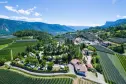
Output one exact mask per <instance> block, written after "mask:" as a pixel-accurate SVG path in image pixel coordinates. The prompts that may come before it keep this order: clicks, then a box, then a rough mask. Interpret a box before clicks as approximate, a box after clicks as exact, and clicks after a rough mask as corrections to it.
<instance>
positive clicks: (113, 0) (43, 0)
mask: <svg viewBox="0 0 126 84" xmlns="http://www.w3.org/2000/svg"><path fill="white" fill-rule="evenodd" d="M125 4H126V0H0V10H1V11H0V18H6V19H13V20H23V21H30V22H32V21H33V22H35V21H37V22H46V23H51V24H62V25H80V26H95V25H102V24H104V23H105V22H106V21H114V20H117V19H120V18H126V5H125Z"/></svg>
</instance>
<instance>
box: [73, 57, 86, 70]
mask: <svg viewBox="0 0 126 84" xmlns="http://www.w3.org/2000/svg"><path fill="white" fill-rule="evenodd" d="M71 63H72V64H73V65H74V67H75V69H76V71H81V72H86V71H87V67H86V66H85V64H81V62H80V60H78V59H73V60H72V61H71Z"/></svg>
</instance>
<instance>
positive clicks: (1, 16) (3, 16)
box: [0, 15, 9, 19]
mask: <svg viewBox="0 0 126 84" xmlns="http://www.w3.org/2000/svg"><path fill="white" fill-rule="evenodd" d="M0 18H5V19H9V17H8V16H6V15H0Z"/></svg>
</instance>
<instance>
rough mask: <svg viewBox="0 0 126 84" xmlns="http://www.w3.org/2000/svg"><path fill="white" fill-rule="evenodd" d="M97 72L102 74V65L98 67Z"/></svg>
mask: <svg viewBox="0 0 126 84" xmlns="http://www.w3.org/2000/svg"><path fill="white" fill-rule="evenodd" d="M96 70H97V71H98V72H99V73H102V67H101V65H100V64H97V65H96Z"/></svg>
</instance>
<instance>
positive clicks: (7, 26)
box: [0, 18, 126, 35]
mask: <svg viewBox="0 0 126 84" xmlns="http://www.w3.org/2000/svg"><path fill="white" fill-rule="evenodd" d="M122 24H126V19H119V20H116V21H107V22H106V23H105V24H104V25H103V26H100V27H101V28H109V27H114V26H119V25H122ZM88 28H89V26H66V25H60V24H48V23H43V22H25V21H17V20H9V19H2V18H0V35H1V34H12V33H14V32H16V31H20V30H38V31H44V32H48V33H51V34H54V35H55V34H62V33H65V32H73V31H76V30H83V29H88Z"/></svg>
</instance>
